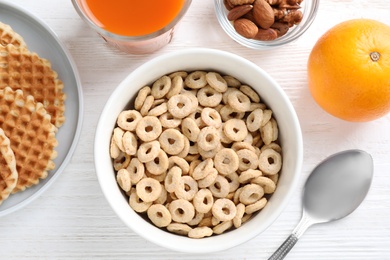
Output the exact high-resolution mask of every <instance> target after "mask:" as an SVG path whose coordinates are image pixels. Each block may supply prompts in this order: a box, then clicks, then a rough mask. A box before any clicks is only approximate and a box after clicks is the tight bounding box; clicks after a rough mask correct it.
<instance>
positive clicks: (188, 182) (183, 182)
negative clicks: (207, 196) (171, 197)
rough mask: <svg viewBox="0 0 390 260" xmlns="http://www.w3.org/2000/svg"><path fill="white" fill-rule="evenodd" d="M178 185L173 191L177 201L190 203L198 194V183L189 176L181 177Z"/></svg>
mask: <svg viewBox="0 0 390 260" xmlns="http://www.w3.org/2000/svg"><path fill="white" fill-rule="evenodd" d="M179 183H180V184H179V185H178V186H177V187H176V189H175V191H174V192H175V194H176V196H177V197H178V198H179V199H185V200H188V201H191V200H192V199H193V198H194V196H195V194H196V193H197V192H198V183H197V182H196V181H195V180H194V179H193V178H192V177H191V176H188V175H186V176H182V177H181V178H180V181H179Z"/></svg>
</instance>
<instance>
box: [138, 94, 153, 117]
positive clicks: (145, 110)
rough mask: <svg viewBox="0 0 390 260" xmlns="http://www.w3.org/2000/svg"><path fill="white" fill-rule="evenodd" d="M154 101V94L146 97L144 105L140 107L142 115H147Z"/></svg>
mask: <svg viewBox="0 0 390 260" xmlns="http://www.w3.org/2000/svg"><path fill="white" fill-rule="evenodd" d="M153 103H154V97H153V96H147V97H146V99H145V102H144V104H143V105H142V107H141V109H140V111H139V112H140V113H141V115H142V116H147V115H148V113H149V110H150V109H151V108H152V106H153Z"/></svg>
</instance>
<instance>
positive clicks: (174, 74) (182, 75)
mask: <svg viewBox="0 0 390 260" xmlns="http://www.w3.org/2000/svg"><path fill="white" fill-rule="evenodd" d="M176 76H179V77H181V78H183V79H185V78H186V77H187V76H188V73H187V72H186V71H175V72H172V73H171V74H169V75H168V77H170V78H171V79H173V78H174V77H176Z"/></svg>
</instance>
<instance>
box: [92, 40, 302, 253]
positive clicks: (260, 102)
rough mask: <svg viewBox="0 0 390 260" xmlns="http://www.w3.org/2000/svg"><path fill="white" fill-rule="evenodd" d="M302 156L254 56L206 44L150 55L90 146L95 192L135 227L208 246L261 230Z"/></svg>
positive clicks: (281, 98) (290, 114) (164, 238)
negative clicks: (252, 59)
mask: <svg viewBox="0 0 390 260" xmlns="http://www.w3.org/2000/svg"><path fill="white" fill-rule="evenodd" d="M302 156H303V144H302V136H301V129H300V125H299V121H298V118H297V115H296V113H295V110H294V108H293V106H292V104H291V103H290V101H289V99H288V97H287V95H286V94H285V93H284V91H283V90H282V89H281V87H280V86H279V85H278V84H277V83H276V81H274V80H273V79H272V78H271V77H270V76H269V75H268V74H266V73H265V72H264V71H263V70H262V69H261V68H259V67H258V66H256V65H255V64H253V63H252V62H250V61H248V60H246V59H244V58H242V57H240V56H237V55H235V54H232V53H228V52H224V51H219V50H213V49H203V48H196V49H187V50H182V51H176V52H173V53H169V54H164V55H161V56H159V57H156V58H154V59H152V60H150V61H148V62H146V63H145V64H143V65H141V66H140V67H138V68H137V69H136V70H134V71H133V72H132V73H131V74H130V75H129V76H128V77H127V78H126V79H124V80H123V81H122V82H121V83H120V85H119V86H118V87H117V88H116V89H115V91H114V92H113V93H112V95H111V96H110V98H109V99H108V101H107V103H106V105H105V107H104V109H103V111H102V114H101V116H100V119H99V122H98V126H97V130H96V135H95V147H94V160H95V168H96V173H97V176H98V180H99V184H100V186H101V188H102V191H103V193H104V195H105V197H106V199H107V201H108V202H109V204H110V206H111V207H112V209H113V210H114V212H115V213H116V214H117V215H118V216H119V218H120V219H121V220H122V221H123V222H124V223H125V224H126V225H127V226H128V227H129V228H131V229H132V230H133V231H134V232H136V233H137V234H139V235H140V236H142V237H144V238H145V239H147V240H149V241H151V242H153V243H155V244H157V245H160V246H163V247H165V248H168V249H171V250H175V251H180V252H192V253H208V252H216V251H221V250H225V249H228V248H231V247H234V246H237V245H239V244H241V243H244V242H245V241H248V240H249V239H251V238H253V237H255V236H257V235H259V234H260V233H261V232H263V231H264V230H265V229H266V228H267V227H268V226H269V225H271V224H272V223H273V222H274V221H275V220H276V218H277V217H278V216H279V215H280V214H281V212H282V211H283V209H284V208H285V207H286V205H287V203H288V201H289V199H290V198H291V195H292V193H293V192H294V190H295V188H296V187H297V184H298V180H299V176H300V171H301V164H302Z"/></svg>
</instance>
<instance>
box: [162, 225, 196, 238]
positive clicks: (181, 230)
mask: <svg viewBox="0 0 390 260" xmlns="http://www.w3.org/2000/svg"><path fill="white" fill-rule="evenodd" d="M191 229H192V228H191V227H190V226H189V225H187V224H183V223H171V224H169V225H168V226H167V230H168V231H169V232H172V233H175V234H178V235H183V236H187V235H188V233H189V232H190V230H191Z"/></svg>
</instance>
